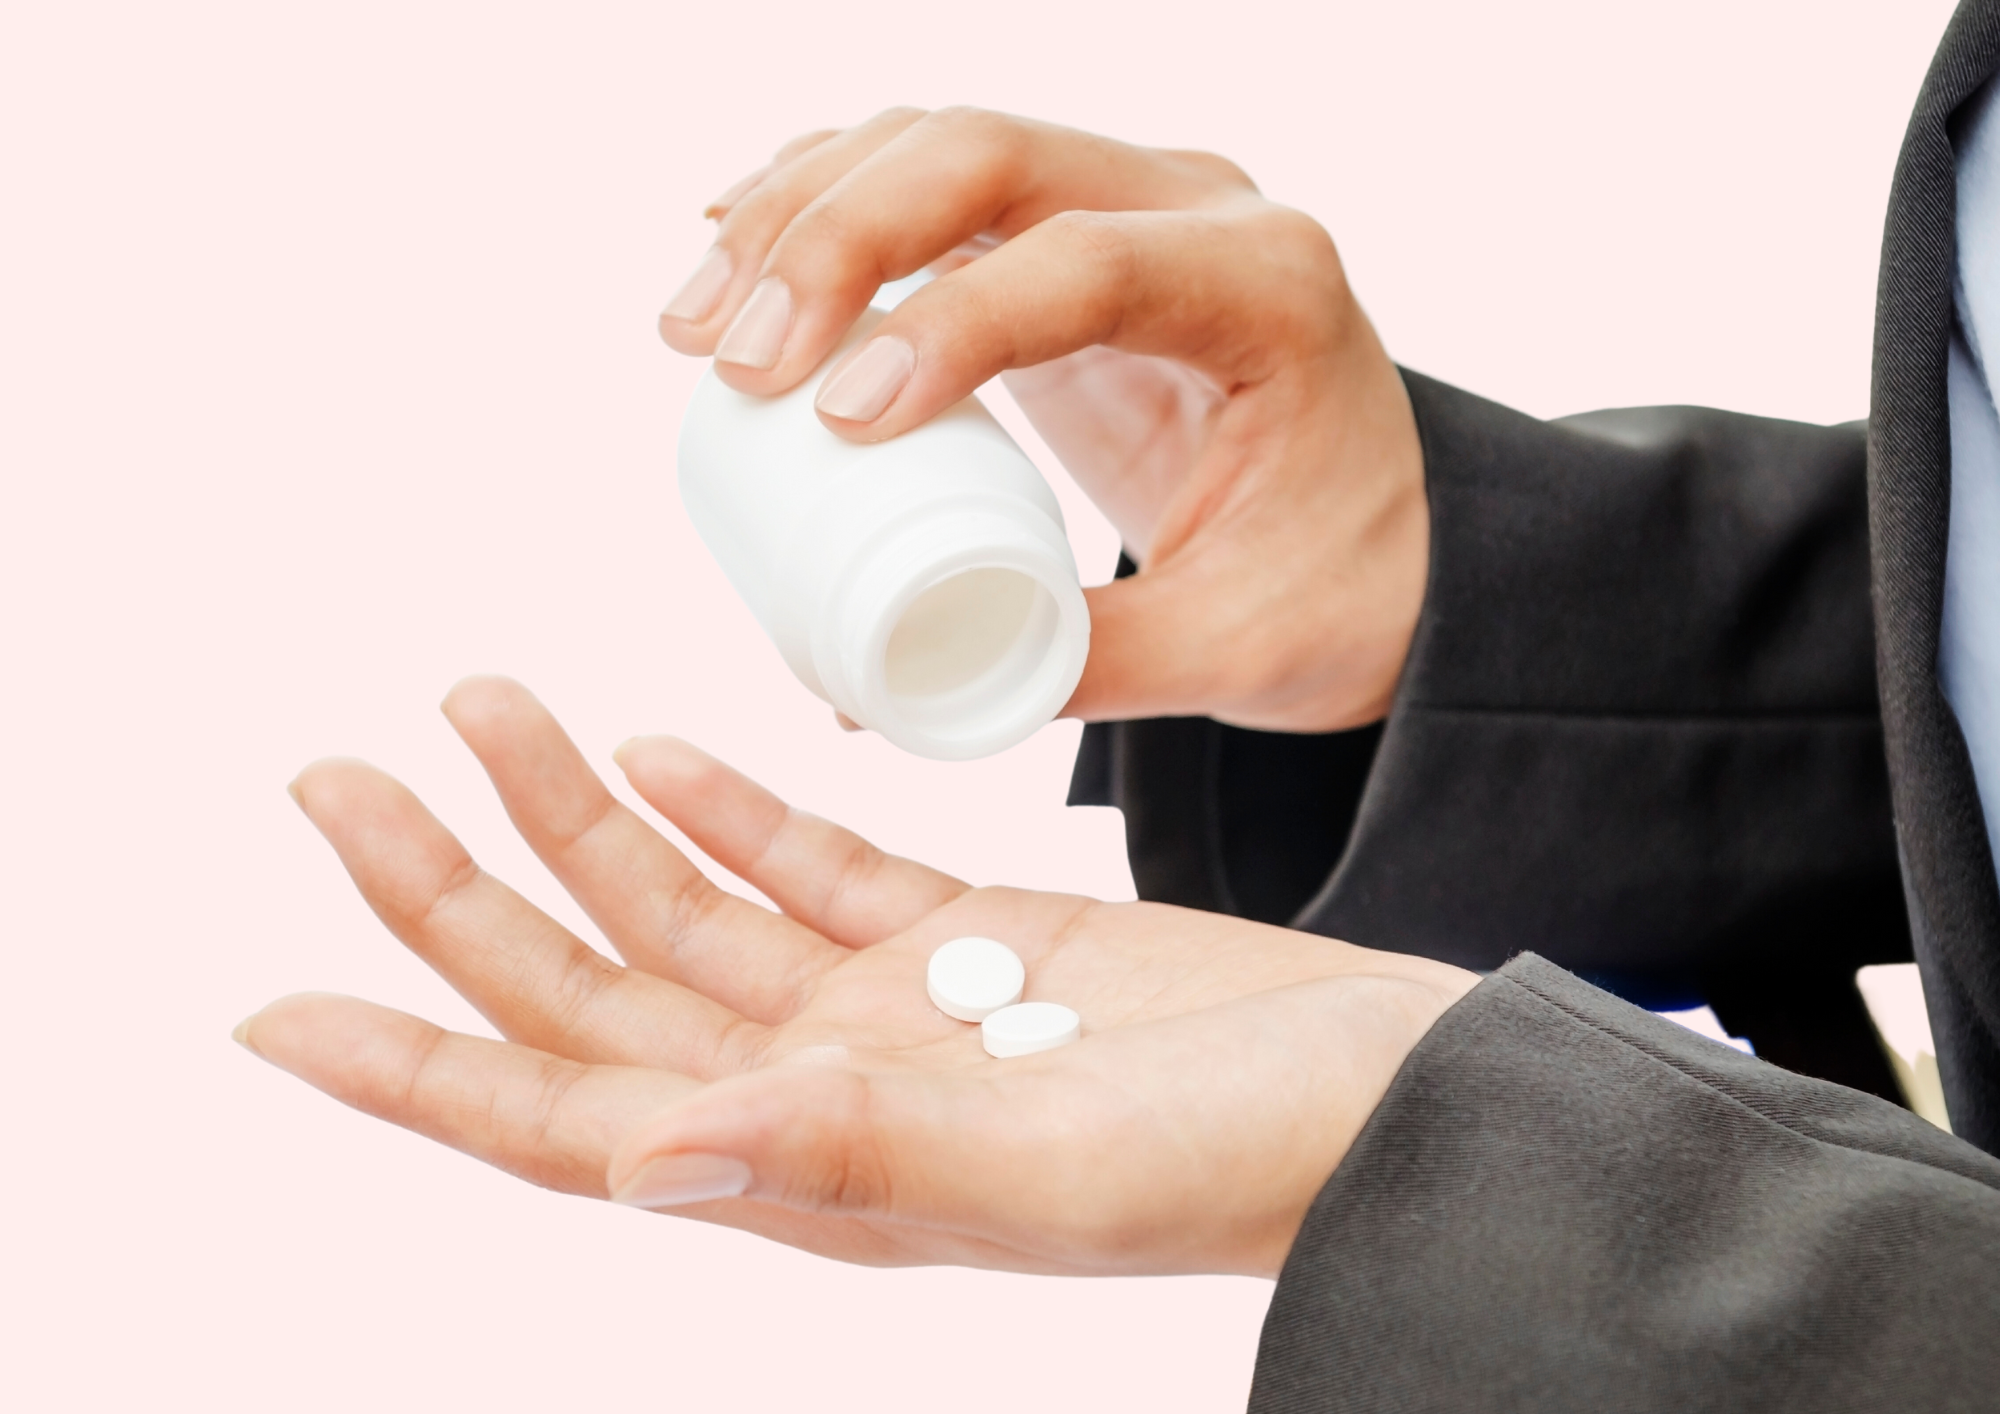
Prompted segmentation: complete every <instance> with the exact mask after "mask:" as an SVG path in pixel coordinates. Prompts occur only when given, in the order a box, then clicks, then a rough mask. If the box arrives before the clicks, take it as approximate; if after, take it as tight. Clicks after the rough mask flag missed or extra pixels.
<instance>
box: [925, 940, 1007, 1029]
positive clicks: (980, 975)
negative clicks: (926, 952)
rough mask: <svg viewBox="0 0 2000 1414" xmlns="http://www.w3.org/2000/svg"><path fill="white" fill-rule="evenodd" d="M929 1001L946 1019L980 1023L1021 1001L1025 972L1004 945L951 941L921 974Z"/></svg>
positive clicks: (932, 958) (933, 955) (985, 941)
mask: <svg viewBox="0 0 2000 1414" xmlns="http://www.w3.org/2000/svg"><path fill="white" fill-rule="evenodd" d="M925 982H926V983H927V984H928V986H929V987H930V993H931V1001H932V1003H933V1004H934V1005H935V1006H936V1007H937V1009H938V1010H939V1011H941V1012H943V1013H944V1014H945V1015H946V1016H955V1017H957V1018H958V1019H959V1020H960V1021H984V1020H985V1019H986V1018H987V1016H988V1015H990V1014H991V1013H993V1012H996V1011H998V1010H1000V1008H1001V1007H1003V1006H1012V1005H1013V1004H1014V1003H1015V1002H1018V1001H1019V1000H1021V989H1022V988H1023V987H1025V986H1026V985H1027V984H1028V969H1027V968H1025V967H1023V966H1022V965H1021V959H1020V958H1018V957H1016V956H1015V955H1014V950H1013V949H1012V948H1010V947H1008V946H1007V945H1006V944H1005V943H996V942H994V941H993V940H992V939H991V938H953V939H952V940H951V941H950V942H948V943H946V944H945V945H944V946H943V947H941V948H939V949H938V950H937V951H936V952H934V953H932V954H931V965H930V968H929V970H928V971H927V972H926V974H925Z"/></svg>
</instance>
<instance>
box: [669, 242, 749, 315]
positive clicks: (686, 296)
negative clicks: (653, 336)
mask: <svg viewBox="0 0 2000 1414" xmlns="http://www.w3.org/2000/svg"><path fill="white" fill-rule="evenodd" d="M734 268H735V267H734V266H732V265H731V264H730V262H729V252H728V251H726V250H724V249H723V248H722V247H721V246H719V245H712V246H710V247H709V248H708V254H707V255H704V256H703V257H702V258H701V264H699V265H697V266H695V268H694V274H692V275H690V276H688V282H687V283H686V284H685V285H682V286H681V291H680V293H679V294H677V295H675V296H674V297H673V298H672V299H671V300H669V301H667V307H666V309H664V310H662V311H661V312H662V313H663V314H665V315H666V317H667V318H669V319H685V320H686V321H687V322H688V323H690V324H699V323H700V322H701V321H702V320H704V319H706V318H708V316H709V315H711V314H713V313H714V312H715V306H716V304H717V303H718V302H719V301H720V300H721V299H722V292H723V291H724V290H726V289H728V288H729V274H730V271H731V270H732V269H734Z"/></svg>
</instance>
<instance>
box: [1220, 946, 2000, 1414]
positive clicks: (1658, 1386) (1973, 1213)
mask: <svg viewBox="0 0 2000 1414" xmlns="http://www.w3.org/2000/svg"><path fill="white" fill-rule="evenodd" d="M1996 1335H2000V1160H1995V1159H1994V1158H1992V1157H1990V1156H1989V1155H1987V1154H1984V1153H1981V1152H1980V1151H1979V1150H1977V1149H1974V1148H1973V1147H1972V1146H1971V1145H1969V1144H1965V1143H1962V1142H1961V1141H1959V1140H1956V1139H1954V1138H1952V1137H1951V1136H1950V1135H1948V1134H1945V1133H1943V1132H1942V1131H1941V1130H1937V1129H1934V1128H1932V1127H1931V1126H1930V1125H1929V1124H1927V1123H1925V1122H1924V1121H1923V1120H1921V1119H1918V1118H1917V1117H1916V1116H1915V1115H1913V1114H1911V1113H1910V1112H1909V1111H1908V1110H1905V1109H1902V1108H1900V1107H1899V1106H1895V1105H1891V1104H1888V1103H1887V1102H1885V1101H1882V1100H1877V1099H1875V1098H1873V1097H1872V1096H1867V1095H1862V1094H1858V1093H1857V1092H1855V1091H1853V1090H1849V1089H1846V1088H1844V1087H1842V1086H1837V1085H1830V1084H1827V1083H1826V1082H1824V1081H1818V1080H1811V1079H1808V1078H1806V1077H1804V1076H1799V1075H1794V1074H1792V1073H1790V1072H1789V1071H1784V1070H1780V1069H1778V1068H1777V1067H1775V1066H1772V1065H1767V1064H1764V1063H1762V1062H1760V1061H1755V1060H1752V1059H1750V1058H1749V1057H1747V1056H1744V1055H1741V1054H1739V1053H1738V1052H1736V1051H1732V1050H1730V1049H1729V1048H1728V1047H1726V1046H1721V1045H1717V1044H1716V1043H1715V1042H1713V1041H1708V1040H1704V1039H1703V1038H1702V1037H1699V1036H1697V1035H1695V1034H1694V1033H1692V1032H1690V1031H1688V1030H1686V1029H1684V1028H1682V1027H1680V1026H1677V1025H1675V1024H1674V1023H1673V1022H1671V1021H1665V1020H1662V1019H1661V1018H1659V1017H1657V1016H1653V1015H1651V1014H1650V1013H1648V1012H1644V1011H1641V1010H1639V1009H1638V1008H1636V1007H1632V1006H1630V1005H1627V1004H1626V1003H1624V1002H1621V1001H1619V1000H1617V999H1616V998H1614V997H1611V996H1609V995H1607V994H1606V993H1604V992H1602V991H1599V990H1597V989H1596V988H1593V987H1589V986H1587V985H1585V984H1583V983H1582V982H1579V981H1578V980H1577V979H1576V978H1574V977H1572V976H1570V975H1568V974H1567V973H1565V972H1563V971H1561V970H1560V969H1559V968H1556V967H1554V966H1552V965H1550V964H1548V963H1546V962H1543V961H1542V960H1541V959H1539V958H1536V957H1533V956H1527V957H1523V958H1520V959H1517V960H1516V961H1515V962H1513V963H1511V964H1509V965H1508V966H1507V968H1506V969H1505V970H1503V971H1502V972H1500V973H1499V974H1497V975H1496V976H1493V977H1490V978H1488V979H1487V980H1486V981H1485V982H1483V983H1481V984H1480V985H1479V986H1478V987H1476V988H1474V989H1473V990H1472V991H1471V992H1470V993H1469V994H1467V996H1466V997H1465V998H1464V999H1463V1000H1462V1001H1461V1002H1460V1003H1459V1004H1458V1005H1457V1006H1456V1007H1455V1008H1453V1010H1452V1011H1451V1012H1449V1013H1447V1014H1446V1016H1445V1017H1444V1019H1443V1020H1442V1021H1440V1022H1439V1023H1438V1025H1437V1026H1436V1027H1434V1028H1433V1029H1432V1030H1431V1032H1430V1034H1429V1035H1428V1036H1426V1037H1425V1038H1424V1039H1423V1040H1422V1041H1421V1042H1419V1043H1418V1045H1417V1047H1416V1049H1415V1050H1414V1051H1413V1052H1411V1055H1410V1058H1409V1060H1408V1061H1407V1062H1406V1063H1405V1064H1404V1066H1403V1068H1402V1070H1401V1071H1400V1072H1399V1073H1398V1074H1397V1076H1396V1079H1395V1081H1394V1083H1393V1084H1392V1085H1391V1086H1390V1089H1389V1093H1388V1096H1387V1097H1386V1098H1385V1099H1384V1101H1383V1103H1382V1104H1381V1106H1380V1107H1379V1108H1378V1109H1377V1110H1376V1112H1375V1115H1374V1117H1373V1118H1372V1119H1371V1121H1370V1122H1369V1124H1368V1125H1367V1127H1366V1128H1365V1129H1364V1130H1363V1131H1362V1134H1361V1137H1360V1138H1359V1140H1358V1141H1357V1142H1356V1143H1355V1146H1354V1148H1353V1150H1352V1151H1351V1152H1350V1153H1349V1154H1348V1156H1347V1158H1346V1160H1345V1161H1344V1162H1343V1163H1342V1164H1341V1166H1340V1168H1339V1169H1338V1170H1337V1171H1336V1172H1335V1173H1334V1175H1333V1177H1332V1179H1331V1180H1329V1181H1328V1183H1327V1185H1326V1187H1325V1188H1324V1189H1323V1190H1321V1192H1320V1194H1319V1197H1318V1198H1317V1199H1316V1200H1314V1202H1313V1205H1312V1209H1311V1211H1310V1212H1309V1213H1308V1214H1307V1216H1306V1220H1305V1225H1304V1227H1303V1228H1302V1229H1301V1230H1300V1233H1299V1237H1298V1240H1297V1242H1295V1243H1294V1244H1293V1248H1292V1253H1291V1257H1290V1259H1289V1260H1288V1262H1287V1263H1286V1266H1285V1270H1284V1274H1283V1276H1282V1277H1281V1278H1280V1279H1279V1282H1278V1289H1277V1292H1276V1294H1275V1296H1274V1297H1273V1299H1272V1302H1271V1310H1270V1315H1269V1316H1268V1317H1267V1319H1266V1321H1265V1325H1264V1338H1263V1344H1262V1347H1261V1349H1260V1350H1259V1352H1258V1358H1257V1373H1256V1378H1255V1384H1254V1386H1253V1390H1252V1394H1251V1398H1250V1408H1251V1410H1252V1411H1253V1414H1307V1411H1313V1414H1332V1412H1333V1411H1343V1410H1354V1411H1357V1414H1359V1411H1364V1410H1365V1411H1368V1414H1415V1411H1438V1414H1465V1411H1468V1410H1523V1411H1534V1414H1565V1411H1572V1410H1573V1411H1577V1414H1584V1411H1589V1414H1599V1411H1604V1410H1622V1411H1648V1414H1650V1411H1660V1412H1661V1414H1667V1411H1674V1414H1680V1411H1684V1410H1691V1409H1700V1410H1749V1409H1768V1410H1812V1411H1814V1414H1831V1412H1832V1411H1845V1410H1890V1409H1895V1410H1904V1409H1922V1410H1939V1411H1943V1410H1963V1411H1967V1412H1968V1414H1970V1411H1974V1410H1979V1411H1988V1410H1991V1409H1993V1408H1994V1407H1995V1404H1996V1402H2000V1340H1996V1339H1995V1337H1996Z"/></svg>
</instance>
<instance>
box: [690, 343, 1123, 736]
mask: <svg viewBox="0 0 2000 1414" xmlns="http://www.w3.org/2000/svg"><path fill="white" fill-rule="evenodd" d="M878 319H879V315H877V314H875V313H873V312H871V313H870V314H869V315H867V316H866V317H864V319H863V320H862V321H861V323H859V324H858V325H857V326H856V328H855V330H854V331H853V332H852V333H851V334H850V335H849V336H848V339H847V340H846V341H845V342H844V343H843V344H842V346H841V348H840V349H836V350H835V351H834V353H833V354H832V355H830V356H829V357H830V358H834V357H838V356H839V354H840V353H841V352H842V351H844V350H845V349H846V348H847V347H850V346H851V345H852V344H853V343H854V342H856V341H858V340H859V339H862V338H865V337H867V334H868V332H869V330H870V329H872V327H873V325H874V324H875V323H876V322H877V320H878ZM819 381H820V374H819V373H817V372H816V373H814V374H813V375H812V376H810V377H808V378H807V379H806V380H805V381H804V382H803V383H801V384H800V385H799V386H798V387H797V388H794V389H793V390H792V391H791V392H789V393H785V394H783V395H781V396H779V397H775V398H757V397H751V396H748V395H746V394H743V393H738V392H736V391H735V390H734V389H731V388H729V387H727V386H726V385H724V384H723V383H722V382H721V380H719V379H718V378H717V377H716V376H715V373H714V370H713V369H711V370H710V371H709V372H708V373H707V374H705V375H704V376H703V378H702V381H701V384H700V386H699V387H698V388H697V389H696V390H695V395H694V398H693V400H692V401H691V402H690V403H689V406H688V412H687V420H686V422H685V424H684V425H683V427H682V431H681V442H680V487H681V499H682V502H683V503H684V504H685V505H686V507H687V511H688V515H689V518H690V519H692V520H693V521H694V524H695V528H696V530H698V531H699V532H700V533H701V536H702V539H703V540H704V541H705V542H707V544H708V547H709V549H710V551H711V552H712V553H713V554H714V555H715V557H716V559H717V560H718V561H719V562H720V563H721V565H722V569H723V571H724V573H725V574H727V575H728V576H729V580H730V582H731V583H732V584H733V585H734V586H735V587H736V590H737V592H738V593H739V594H741V595H742V596H743V598H744V600H745V602H746V603H748V605H749V606H750V609H751V611H752V612H753V613H755V614H756V616H757V619H758V621H759V622H760V623H761V624H762V625H763V627H764V630H765V632H766V633H768V634H769V635H770V637H771V639H772V641H773V642H774V643H775V644H776V645H777V647H778V651H779V652H780V653H781V654H782V655H783V656H784V659H785V662H786V664H787V665H788V666H789V667H790V668H791V670H792V672H793V673H794V674H796V675H797V677H798V679H799V680H800V681H801V682H803V683H804V684H805V685H806V686H807V687H808V688H810V689H811V690H812V691H813V692H815V693H816V694H818V695H819V696H820V697H821V698H823V699H825V700H826V701H827V702H829V703H831V704H832V705H833V706H834V707H836V708H838V709H839V710H840V711H841V712H843V713H844V714H846V715H847V716H848V717H850V718H852V719H853V720H854V721H856V722H858V723H860V724H861V725H862V726H864V727H867V728H869V729H870V730H872V731H876V732H879V733H881V734H882V735H883V736H884V737H886V738H888V739H889V740H890V741H892V742H894V743H895V744H896V745H898V746H900V747H902V748H903V749H905V750H907V751H911V752H914V753H916V754H917V755H920V756H928V757H933V758H936V759H940V760H969V759H971V758H974V757H979V756H988V755H991V754H992V753H994V752H996V751H1002V750H1005V749H1006V748H1007V747H1009V746H1012V745H1014V744H1015V743H1016V742H1019V741H1021V740H1023V739H1025V738H1026V737H1028V736H1030V735H1032V734H1033V733H1034V732H1035V731H1037V730H1038V729H1039V728H1041V727H1042V726H1044V725H1045V724H1046V723H1048V722H1049V721H1051V720H1052V719H1053V718H1054V717H1055V715H1056V713H1057V712H1059V711H1060V710H1061V709H1062V706H1063V704H1064V703H1065V702H1067V701H1068V700H1069V696H1070V693H1071V692H1072V691H1073V690H1074V689H1075V687H1076V683H1077V679H1078V678H1079V677H1080V676H1081V675H1082V672H1083V662H1084V658H1085V656H1086V654H1087V652H1088V649H1089V640H1090V617H1089V611H1088V609H1087V608H1086V606H1085V604H1084V599H1083V591H1082V590H1081V589H1080V588H1079V587H1078V582H1077V572H1076V561H1075V559H1074V557H1073V556H1072V555H1071V553H1070V548H1069V540H1068V537H1067V535H1066V534H1065V533H1064V529H1063V521H1062V511H1061V509H1060V508H1059V507H1058V506H1057V504H1056V499H1055V496H1054V494H1053V493H1052V492H1051V491H1050V490H1049V487H1048V484H1047V483H1046V482H1045V481H1043V479H1042V476H1041V473H1039V472H1038V471H1036V470H1035V467H1034V464H1033V463H1032V462H1030V461H1029V460H1028V458H1027V456H1026V455H1025V454H1024V453H1023V452H1022V451H1021V449H1020V448H1019V447H1018V446H1017V445H1015V443H1014V440H1013V439H1012V438H1011V437H1009V436H1008V435H1007V433H1006V431H1005V430H1004V429H1003V428H1001V426H1000V424H999V423H997V422H995V421H994V420H993V416H992V414H990V413H988V412H987V411H986V409H985V408H983V407H981V406H980V405H979V403H978V402H977V401H976V400H975V399H972V398H967V399H966V400H965V401H963V402H961V403H959V404H958V405H957V406H955V407H953V408H950V409H948V410H947V411H945V412H944V413H941V414H940V415H939V416H937V417H936V418H933V419H932V420H931V421H930V422H927V423H925V424H924V425H923V426H922V427H919V428H916V429H914V430H912V431H910V432H907V433H905V434H903V435H902V436H900V437H896V438H893V439H891V440H890V441H887V442H880V443H876V444H873V445H870V446H861V445H857V444H855V443H851V442H847V441H845V440H843V439H841V438H839V437H836V436H835V435H834V434H833V433H831V432H829V431H827V430H826V428H825V426H823V425H822V424H821V423H820V421H819V418H818V416H817V414H816V413H815V412H814V411H813V405H812V403H813V397H814V395H815V394H816V392H817V390H818V386H819Z"/></svg>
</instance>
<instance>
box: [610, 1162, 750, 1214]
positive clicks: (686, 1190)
mask: <svg viewBox="0 0 2000 1414" xmlns="http://www.w3.org/2000/svg"><path fill="white" fill-rule="evenodd" d="M749 1186H750V1165H748V1164H746V1163H744V1162H743V1160H741V1159H732V1158H730V1157H728V1156H727V1155H726V1154H665V1155H662V1156H661V1157H659V1158H657V1159H654V1160H652V1161H651V1162H649V1163H646V1164H644V1165H642V1166H641V1167H640V1169H639V1171H638V1172H637V1173H635V1174H633V1175H632V1176H631V1177H630V1178H628V1179H626V1180H625V1183H624V1185H623V1186H622V1187H620V1188H619V1190H618V1191H617V1192H616V1193H614V1194H612V1195H611V1201H612V1202H614V1203H623V1204H624V1205H625V1206H626V1207H628V1208H678V1207H680V1206H681V1205H682V1204H683V1203H707V1202H710V1201H712V1200H713V1199H716V1198H734V1197H736V1195H737V1194H739V1193H741V1192H742V1191H743V1190H744V1189H746V1188H748V1187H749Z"/></svg>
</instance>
